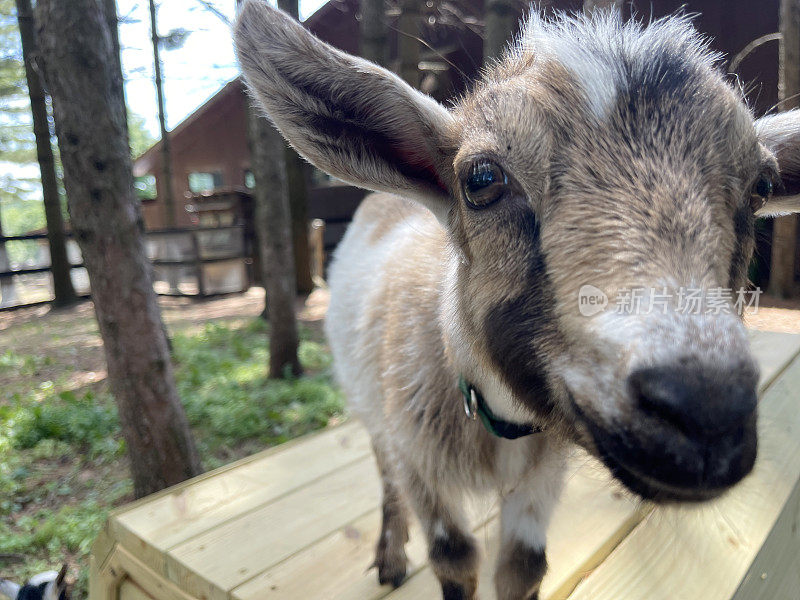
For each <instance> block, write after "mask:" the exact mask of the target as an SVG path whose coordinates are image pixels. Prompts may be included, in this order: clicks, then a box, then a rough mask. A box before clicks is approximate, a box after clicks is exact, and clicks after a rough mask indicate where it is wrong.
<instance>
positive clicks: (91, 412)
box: [0, 319, 343, 599]
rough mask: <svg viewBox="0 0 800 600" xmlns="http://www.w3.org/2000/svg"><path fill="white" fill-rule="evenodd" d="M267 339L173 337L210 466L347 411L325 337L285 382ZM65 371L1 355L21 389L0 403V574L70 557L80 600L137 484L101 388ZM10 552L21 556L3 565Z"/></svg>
mask: <svg viewBox="0 0 800 600" xmlns="http://www.w3.org/2000/svg"><path fill="white" fill-rule="evenodd" d="M267 336H268V327H267V325H266V324H265V323H264V322H263V321H261V320H259V319H256V320H253V321H251V322H246V323H244V324H242V323H241V322H229V323H225V322H209V323H206V324H205V325H204V326H202V327H201V328H200V330H199V331H194V332H191V333H179V334H176V335H175V336H174V337H173V339H172V343H173V355H174V356H173V358H174V362H175V367H176V379H177V383H178V388H179V392H180V395H181V398H182V399H183V403H184V406H185V407H186V412H187V416H188V418H189V422H190V424H191V427H192V429H193V432H194V434H195V439H196V441H197V444H198V447H199V450H200V453H201V456H202V459H203V463H204V466H205V467H206V468H207V469H212V468H215V467H217V466H220V465H222V464H225V463H227V462H230V461H231V460H234V459H236V458H239V457H241V456H244V455H247V454H250V453H252V452H255V451H258V450H260V449H263V448H266V447H269V446H272V445H275V444H279V443H281V442H284V441H286V440H289V439H291V438H293V437H297V436H299V435H302V434H304V433H308V432H310V431H313V430H315V429H319V428H321V427H325V426H326V425H327V424H328V423H329V422H330V421H331V420H332V419H338V418H340V417H341V415H342V411H343V400H342V396H341V393H340V392H339V391H338V389H336V388H335V387H334V386H333V385H332V384H331V374H330V366H331V357H330V354H329V352H328V350H327V348H326V346H325V345H324V344H323V343H322V342H321V341H320V340H319V339H315V337H316V338H319V336H318V335H317V336H315V335H314V334H313V332H312V331H311V330H308V329H302V330H301V345H300V359H301V362H302V364H303V366H304V368H305V371H306V374H305V375H304V376H303V377H300V378H295V379H289V380H270V379H268V378H267V365H268V358H269V355H268V349H267V347H268V337H267ZM69 375H70V365H69V364H67V363H65V364H60V363H59V359H58V358H55V359H54V358H53V357H49V356H32V355H20V354H15V353H14V352H12V351H10V350H7V351H5V352H4V353H2V354H0V381H3V380H10V381H11V384H9V385H8V386H6V388H7V389H10V390H14V391H13V392H12V393H10V394H8V395H6V396H2V395H0V576H11V577H14V578H17V579H20V578H23V577H27V576H29V575H30V574H32V573H33V572H35V571H36V570H42V569H45V568H53V567H55V566H57V565H58V564H60V563H61V562H62V561H64V560H65V559H66V560H70V561H71V562H73V563H74V564H76V565H77V566H79V568H80V569H81V577H80V579H79V580H78V584H77V588H76V594H75V595H74V597H75V598H76V599H81V598H84V597H85V595H86V583H87V581H86V567H87V565H88V552H89V549H90V546H91V543H92V541H93V540H94V537H95V536H96V534H97V532H98V531H99V529H100V527H101V526H102V523H103V521H104V520H105V518H106V516H107V514H108V511H109V510H110V509H111V508H112V507H113V506H115V505H118V504H120V503H123V502H125V501H128V500H130V499H131V484H130V482H129V481H128V479H127V470H126V467H127V465H126V463H125V460H126V459H125V444H124V442H123V441H122V438H121V434H120V430H119V422H118V419H117V412H116V407H115V405H114V402H113V398H112V397H111V395H110V393H109V392H108V391H107V387H106V385H105V384H104V383H102V384H99V385H92V386H91V387H89V388H84V389H80V390H77V391H76V390H65V389H63V388H64V386H65V385H66V382H67V381H68V379H69ZM20 390H25V391H20ZM2 393H3V392H2V391H0V394H2ZM9 554H18V555H21V556H22V557H24V560H21V561H19V562H16V561H13V560H11V561H9V560H5V559H4V558H3V555H9Z"/></svg>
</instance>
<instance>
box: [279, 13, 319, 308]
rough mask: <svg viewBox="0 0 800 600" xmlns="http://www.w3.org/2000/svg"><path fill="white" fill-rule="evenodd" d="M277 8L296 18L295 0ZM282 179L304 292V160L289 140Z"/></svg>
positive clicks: (307, 285)
mask: <svg viewBox="0 0 800 600" xmlns="http://www.w3.org/2000/svg"><path fill="white" fill-rule="evenodd" d="M278 8H280V9H281V10H283V11H286V12H287V13H289V14H290V15H292V17H294V18H295V19H296V20H299V18H300V10H299V7H298V2H297V0H278ZM284 148H285V150H284V153H285V161H286V181H287V184H288V186H289V212H290V213H291V217H292V249H293V251H294V268H295V281H296V283H297V291H298V292H300V293H301V294H308V293H309V292H311V290H313V289H314V282H313V281H312V280H311V258H310V257H309V255H308V177H306V174H307V170H308V163H306V161H304V160H303V159H302V158H300V155H299V154H298V153H297V152H296V151H295V149H294V148H292V147H291V146H289V144H286V143H284Z"/></svg>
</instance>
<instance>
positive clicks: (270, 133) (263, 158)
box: [248, 108, 302, 378]
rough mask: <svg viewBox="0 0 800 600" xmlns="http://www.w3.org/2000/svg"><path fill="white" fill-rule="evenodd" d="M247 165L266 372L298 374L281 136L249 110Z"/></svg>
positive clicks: (290, 243) (255, 112) (290, 245)
mask: <svg viewBox="0 0 800 600" xmlns="http://www.w3.org/2000/svg"><path fill="white" fill-rule="evenodd" d="M248 134H249V137H250V148H251V152H250V156H251V170H252V171H253V178H254V179H255V184H256V185H255V189H254V190H253V192H254V200H255V221H256V222H255V230H256V239H257V240H258V248H259V255H260V258H261V279H262V281H263V282H264V289H265V291H266V305H265V308H264V312H265V313H266V315H265V316H266V317H267V318H268V319H269V323H270V337H269V373H270V377H278V378H279V377H284V376H285V375H286V374H287V372H288V374H290V375H299V374H300V373H301V372H302V368H301V367H300V360H299V359H298V357H297V346H298V336H297V318H296V315H295V310H294V301H295V290H296V288H297V284H296V282H295V269H294V253H293V251H292V239H291V231H292V228H291V212H290V208H289V187H288V181H287V175H286V160H285V153H284V147H285V142H284V141H283V138H282V137H281V135H280V133H278V131H277V130H276V129H275V128H274V127H273V126H272V124H271V123H270V122H269V121H267V119H265V118H264V117H261V116H260V115H259V112H258V110H256V109H254V108H250V110H248Z"/></svg>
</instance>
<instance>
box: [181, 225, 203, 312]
mask: <svg viewBox="0 0 800 600" xmlns="http://www.w3.org/2000/svg"><path fill="white" fill-rule="evenodd" d="M191 236H192V251H193V252H194V271H195V275H196V277H197V296H198V297H200V298H205V295H206V282H205V279H204V276H203V253H202V248H201V247H200V238H199V237H198V233H197V232H196V231H192V233H191ZM176 279H177V278H176Z"/></svg>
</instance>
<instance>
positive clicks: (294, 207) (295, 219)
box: [283, 142, 314, 294]
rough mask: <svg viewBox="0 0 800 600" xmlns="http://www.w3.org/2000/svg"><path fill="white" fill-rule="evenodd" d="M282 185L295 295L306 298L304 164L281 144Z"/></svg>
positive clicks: (308, 256) (308, 270)
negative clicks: (288, 220) (285, 188)
mask: <svg viewBox="0 0 800 600" xmlns="http://www.w3.org/2000/svg"><path fill="white" fill-rule="evenodd" d="M283 147H284V160H285V161H286V182H287V185H288V186H289V187H288V189H289V212H290V213H291V217H292V250H293V253H294V266H295V280H296V282H297V291H298V292H300V293H301V294H308V293H311V291H312V290H313V289H314V281H313V280H312V279H311V251H310V248H309V242H308V179H307V177H306V169H307V168H308V167H307V165H306V162H305V161H304V160H303V159H302V158H301V157H300V155H299V154H298V153H297V152H295V150H294V148H292V147H291V146H289V145H288V144H286V143H285V142H284V145H283Z"/></svg>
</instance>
